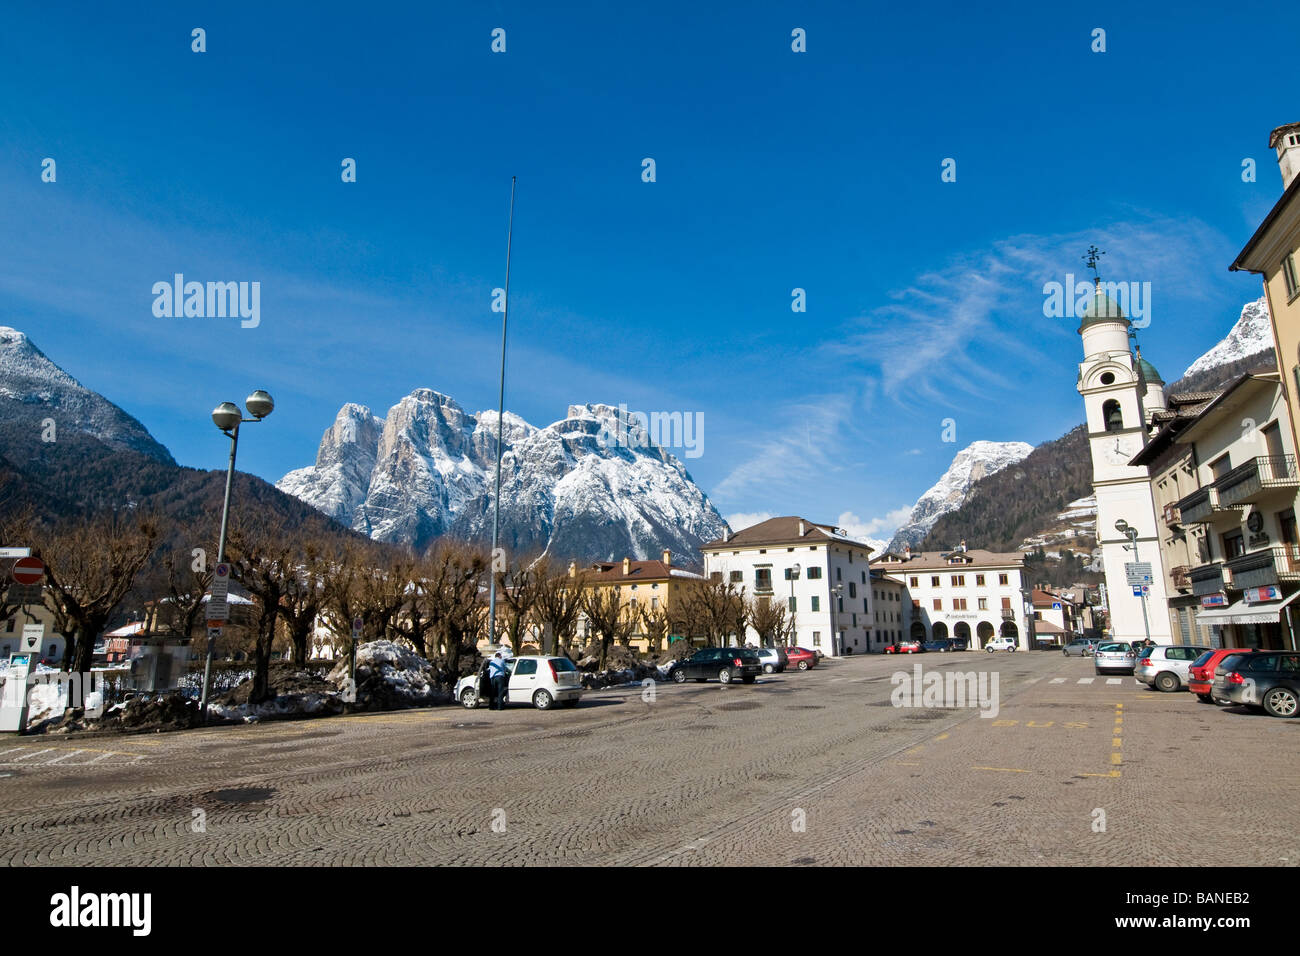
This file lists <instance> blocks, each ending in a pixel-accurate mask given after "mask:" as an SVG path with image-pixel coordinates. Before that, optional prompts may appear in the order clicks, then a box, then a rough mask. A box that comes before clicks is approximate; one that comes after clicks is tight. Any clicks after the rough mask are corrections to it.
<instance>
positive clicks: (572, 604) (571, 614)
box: [533, 558, 587, 654]
mask: <svg viewBox="0 0 1300 956" xmlns="http://www.w3.org/2000/svg"><path fill="white" fill-rule="evenodd" d="M533 571H534V573H535V574H536V576H537V597H536V602H535V603H536V614H537V620H538V622H539V623H541V625H542V630H543V642H544V644H545V646H544V647H543V648H542V653H544V654H563V653H564V652H565V648H566V647H568V645H569V642H571V641H572V640H573V639H574V637H576V636H577V635H576V629H577V624H578V614H579V613H580V612H581V611H582V594H583V591H584V589H585V587H586V585H587V575H586V573H585V572H583V571H577V570H575V571H574V573H573V574H572V575H570V574H569V573H568V571H567V570H566V569H565V568H564V567H563V566H561V565H557V564H556V563H555V562H553V561H551V560H550V559H549V558H542V559H541V560H540V561H538V562H537V563H536V564H534V566H533Z"/></svg>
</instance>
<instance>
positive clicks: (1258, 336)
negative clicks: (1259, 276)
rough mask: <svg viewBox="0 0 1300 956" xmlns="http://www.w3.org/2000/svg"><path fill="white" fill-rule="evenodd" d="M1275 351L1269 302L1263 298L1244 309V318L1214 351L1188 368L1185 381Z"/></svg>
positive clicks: (1210, 351) (1211, 350) (1248, 303)
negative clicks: (1229, 364)
mask: <svg viewBox="0 0 1300 956" xmlns="http://www.w3.org/2000/svg"><path fill="white" fill-rule="evenodd" d="M1272 348H1273V324H1272V321H1271V319H1270V317H1269V314H1268V300H1267V299H1265V298H1264V297H1263V296H1260V297H1259V298H1258V299H1256V300H1255V301H1254V302H1247V303H1246V304H1245V305H1244V306H1242V308H1241V317H1240V318H1239V319H1237V322H1236V324H1235V325H1233V327H1232V329H1231V330H1230V331H1229V332H1228V334H1227V335H1226V336H1225V337H1224V338H1223V339H1222V340H1220V341H1219V342H1218V343H1217V344H1216V345H1215V346H1214V347H1213V348H1212V349H1210V350H1209V351H1208V352H1206V353H1205V354H1204V355H1202V356H1201V357H1200V358H1198V359H1197V360H1196V361H1195V362H1193V363H1192V364H1191V365H1189V366H1188V367H1187V371H1186V372H1184V373H1183V377H1184V378H1186V377H1187V376H1189V375H1195V374H1197V373H1198V372H1204V371H1206V370H1208V369H1212V368H1217V367H1218V366H1220V365H1227V364H1228V363H1230V362H1236V361H1238V360H1239V359H1244V358H1247V357H1249V356H1251V355H1257V354H1258V353H1260V352H1263V351H1266V350H1269V349H1272Z"/></svg>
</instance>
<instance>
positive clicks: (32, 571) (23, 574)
mask: <svg viewBox="0 0 1300 956" xmlns="http://www.w3.org/2000/svg"><path fill="white" fill-rule="evenodd" d="M44 580H45V563H44V562H43V561H41V559H40V558H19V559H18V560H17V561H15V562H14V583H15V584H40V583H41V582H42V581H44Z"/></svg>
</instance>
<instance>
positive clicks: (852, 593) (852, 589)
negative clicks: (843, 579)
mask: <svg viewBox="0 0 1300 956" xmlns="http://www.w3.org/2000/svg"><path fill="white" fill-rule="evenodd" d="M857 596H858V584H857V582H856V581H850V582H849V597H851V598H855V597H857Z"/></svg>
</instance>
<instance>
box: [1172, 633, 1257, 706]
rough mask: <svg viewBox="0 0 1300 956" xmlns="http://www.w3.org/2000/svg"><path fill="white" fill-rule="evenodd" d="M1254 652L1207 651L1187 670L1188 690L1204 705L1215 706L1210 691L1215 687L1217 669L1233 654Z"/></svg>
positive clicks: (1236, 650)
mask: <svg viewBox="0 0 1300 956" xmlns="http://www.w3.org/2000/svg"><path fill="white" fill-rule="evenodd" d="M1254 651H1255V648H1253V647H1251V648H1246V647H1215V648H1211V649H1209V650H1207V651H1206V652H1205V653H1203V654H1202V655H1201V656H1200V657H1198V658H1196V660H1194V661H1192V666H1191V667H1189V668H1188V669H1187V689H1188V690H1190V691H1191V692H1192V693H1193V694H1195V695H1196V696H1197V698H1198V699H1199V700H1200V701H1201V702H1202V703H1205V704H1213V703H1214V697H1213V696H1211V694H1210V691H1211V690H1212V689H1213V686H1214V671H1215V668H1217V667H1218V666H1219V664H1220V663H1221V662H1222V661H1223V659H1224V658H1225V657H1229V656H1231V655H1233V654H1252V653H1254Z"/></svg>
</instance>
